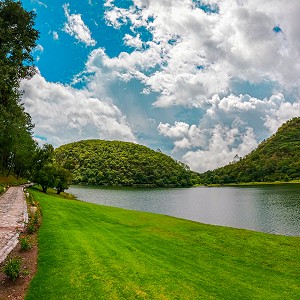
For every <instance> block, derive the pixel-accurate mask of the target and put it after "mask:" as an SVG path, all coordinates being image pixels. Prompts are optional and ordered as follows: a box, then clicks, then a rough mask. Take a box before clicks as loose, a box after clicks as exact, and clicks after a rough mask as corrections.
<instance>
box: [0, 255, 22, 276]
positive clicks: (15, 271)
mask: <svg viewBox="0 0 300 300" xmlns="http://www.w3.org/2000/svg"><path fill="white" fill-rule="evenodd" d="M20 269H21V259H20V258H9V259H8V262H7V263H6V265H5V266H4V274H5V275H6V276H7V277H8V278H10V279H11V280H13V281H15V280H16V279H17V278H18V277H19V275H20Z"/></svg>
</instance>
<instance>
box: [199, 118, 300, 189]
mask: <svg viewBox="0 0 300 300" xmlns="http://www.w3.org/2000/svg"><path fill="white" fill-rule="evenodd" d="M295 179H300V117H298V118H293V119H291V120H289V121H288V122H286V123H285V124H283V125H282V126H281V127H280V128H279V129H278V131H277V132H276V133H275V134H274V135H273V136H271V137H270V138H269V139H268V140H266V141H263V142H262V143H261V144H260V145H259V146H258V147H257V149H256V150H254V151H252V152H251V153H250V154H248V155H247V156H246V157H244V158H243V159H241V160H240V161H238V162H236V163H232V164H229V165H227V166H225V167H222V168H219V169H216V170H214V171H208V172H205V173H203V174H201V175H200V182H201V183H204V184H214V183H216V184H224V183H238V182H252V181H258V182H260V181H270V182H272V181H291V180H295Z"/></svg>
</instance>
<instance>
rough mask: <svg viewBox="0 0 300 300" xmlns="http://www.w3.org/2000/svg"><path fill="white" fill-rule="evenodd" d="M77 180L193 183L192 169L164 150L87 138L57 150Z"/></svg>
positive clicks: (166, 183) (126, 182) (160, 184)
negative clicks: (163, 151) (166, 153)
mask: <svg viewBox="0 0 300 300" xmlns="http://www.w3.org/2000/svg"><path fill="white" fill-rule="evenodd" d="M55 154H56V161H57V162H58V163H59V164H60V165H62V166H63V167H65V168H66V169H68V170H70V171H71V172H72V174H73V176H74V183H76V184H77V183H84V184H95V185H124V186H132V185H144V186H190V185H192V182H191V176H192V174H193V173H192V172H190V171H189V168H188V167H187V166H186V165H184V164H183V163H180V162H176V161H175V160H174V159H172V158H171V157H169V156H167V155H165V154H163V153H161V152H160V151H154V150H151V149H149V148H147V147H145V146H141V145H138V144H134V143H128V142H120V141H103V140H85V141H80V142H75V143H71V144H67V145H64V146H61V147H59V148H57V149H56V150H55Z"/></svg>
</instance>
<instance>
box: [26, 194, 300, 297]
mask: <svg viewBox="0 0 300 300" xmlns="http://www.w3.org/2000/svg"><path fill="white" fill-rule="evenodd" d="M31 191H32V192H33V193H34V197H35V199H36V200H38V201H39V202H40V205H41V207H42V210H43V215H44V220H43V222H44V226H42V227H41V228H40V230H39V267H38V273H37V274H36V276H35V277H34V279H33V281H32V282H31V284H30V288H29V291H28V294H27V297H26V299H27V300H30V299H43V298H45V295H47V297H46V298H47V299H49V300H50V299H191V300H194V299H222V300H223V299H254V298H255V299H298V298H299V291H300V290H299V261H300V252H299V242H300V240H299V237H288V236H279V235H272V234H265V233H259V232H253V231H249V230H242V229H233V228H228V227H220V226H212V225H205V224H201V223H197V222H192V221H187V220H182V219H177V218H172V217H167V216H162V215H156V214H150V213H142V212H137V211H128V210H124V209H119V208H113V207H106V206H100V205H95V204H91V203H85V202H81V201H73V200H69V201H65V199H64V198H63V197H59V196H57V195H50V194H46V195H45V194H43V193H40V192H37V191H36V190H34V189H31Z"/></svg>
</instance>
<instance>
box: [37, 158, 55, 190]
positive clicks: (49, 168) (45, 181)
mask: <svg viewBox="0 0 300 300" xmlns="http://www.w3.org/2000/svg"><path fill="white" fill-rule="evenodd" d="M56 174H57V173H56V168H55V166H54V165H53V164H47V165H44V166H43V167H42V168H41V169H40V170H38V171H37V173H36V177H35V182H36V183H38V184H40V185H41V187H42V191H43V192H44V193H47V189H48V188H49V187H54V185H55V180H56Z"/></svg>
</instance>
